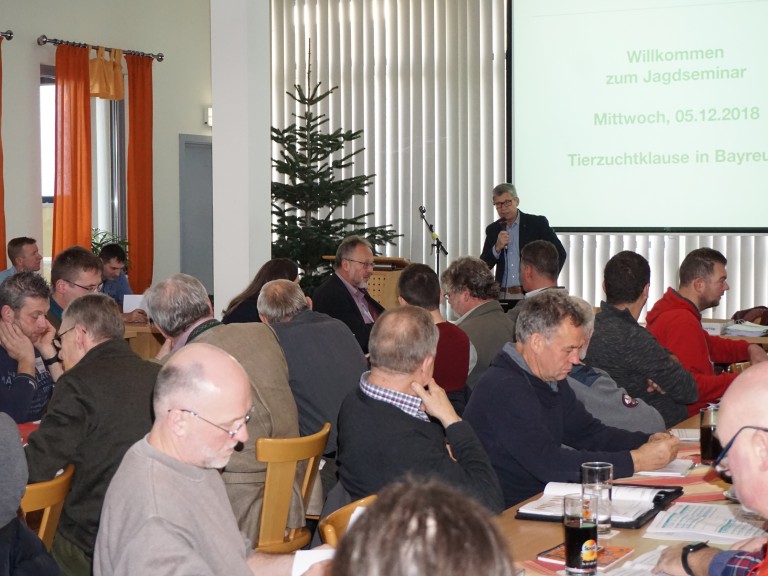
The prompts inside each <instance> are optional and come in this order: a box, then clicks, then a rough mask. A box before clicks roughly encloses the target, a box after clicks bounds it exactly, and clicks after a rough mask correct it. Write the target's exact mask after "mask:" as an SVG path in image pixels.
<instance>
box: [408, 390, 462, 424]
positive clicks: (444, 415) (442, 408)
mask: <svg viewBox="0 0 768 576" xmlns="http://www.w3.org/2000/svg"><path fill="white" fill-rule="evenodd" d="M411 389H412V390H413V391H414V392H415V393H416V396H418V397H419V398H421V403H422V406H424V411H425V412H426V413H427V414H429V415H430V416H434V417H435V418H437V419H438V420H440V423H441V424H442V425H443V428H448V426H450V425H451V424H454V423H456V422H459V421H461V418H459V415H458V414H456V410H454V409H453V405H452V404H451V401H450V400H448V396H447V395H446V393H445V390H443V389H442V388H440V386H438V385H437V383H436V382H435V379H434V378H432V379H431V380H430V381H429V382H428V383H427V385H426V386H424V385H423V384H419V383H418V382H411Z"/></svg>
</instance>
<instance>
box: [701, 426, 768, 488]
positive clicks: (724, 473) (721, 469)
mask: <svg viewBox="0 0 768 576" xmlns="http://www.w3.org/2000/svg"><path fill="white" fill-rule="evenodd" d="M744 430H758V431H760V432H768V428H761V427H760V426H742V427H741V428H739V429H738V431H737V432H736V434H734V435H733V438H731V439H730V441H729V442H728V444H726V445H725V448H723V451H722V452H720V455H719V456H718V457H717V458H715V461H714V462H712V468H714V469H715V472H717V473H718V474H719V475H720V477H721V478H722V479H723V480H725V481H726V482H731V469H730V468H729V467H728V451H729V450H730V449H731V446H733V443H734V442H735V441H736V438H738V437H739V434H741V433H742V431H744Z"/></svg>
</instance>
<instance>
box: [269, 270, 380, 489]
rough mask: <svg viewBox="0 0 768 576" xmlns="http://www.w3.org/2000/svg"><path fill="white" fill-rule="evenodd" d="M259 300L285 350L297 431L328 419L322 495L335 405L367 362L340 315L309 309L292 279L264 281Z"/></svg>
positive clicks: (329, 477)
mask: <svg viewBox="0 0 768 576" xmlns="http://www.w3.org/2000/svg"><path fill="white" fill-rule="evenodd" d="M258 304H259V310H260V312H259V314H260V315H261V319H262V321H263V322H264V323H265V324H268V325H269V326H270V327H271V328H272V329H273V330H274V331H275V334H277V339H278V340H279V341H280V346H282V348H283V352H284V353H285V360H286V362H287V363H288V376H289V378H288V383H289V384H290V385H291V391H292V392H293V397H294V399H295V400H296V407H297V408H298V410H299V431H300V432H301V435H302V436H309V435H310V434H315V433H316V432H318V431H319V430H320V429H321V428H322V427H323V424H325V423H326V422H330V423H331V426H332V428H331V433H330V435H329V436H328V443H327V444H326V445H325V454H324V456H323V460H324V461H325V464H323V467H322V469H321V470H320V477H321V479H322V482H323V489H324V490H325V493H326V494H327V493H328V492H329V491H330V489H331V488H333V485H334V484H335V483H336V448H337V436H338V429H337V425H336V422H337V420H338V419H339V408H341V403H342V402H343V401H344V398H345V397H346V396H347V394H348V393H349V392H350V390H354V389H355V388H356V387H357V384H358V382H359V381H360V374H362V373H363V372H365V371H366V370H367V369H368V363H367V361H366V359H365V356H364V355H363V351H362V350H360V346H359V345H358V344H357V340H355V337H354V336H353V335H352V332H350V331H349V328H347V327H346V326H345V325H344V323H343V322H342V321H341V320H336V319H335V318H331V317H330V316H327V315H326V314H321V313H320V312H313V311H312V310H310V309H309V308H308V306H307V300H306V298H305V297H304V293H303V292H302V291H301V288H300V287H299V285H298V284H296V283H295V282H291V281H290V280H272V281H271V282H267V283H266V284H264V287H263V288H262V289H261V293H260V294H259V302H258Z"/></svg>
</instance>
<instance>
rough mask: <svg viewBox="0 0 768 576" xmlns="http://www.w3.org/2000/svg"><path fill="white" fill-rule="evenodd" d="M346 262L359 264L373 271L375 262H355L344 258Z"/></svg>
mask: <svg viewBox="0 0 768 576" xmlns="http://www.w3.org/2000/svg"><path fill="white" fill-rule="evenodd" d="M344 260H349V261H350V262H357V263H358V264H360V265H361V266H362V267H363V268H371V269H373V267H374V263H373V262H361V261H360V260H353V259H352V258H344Z"/></svg>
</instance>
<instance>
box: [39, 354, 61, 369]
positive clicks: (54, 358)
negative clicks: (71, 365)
mask: <svg viewBox="0 0 768 576" xmlns="http://www.w3.org/2000/svg"><path fill="white" fill-rule="evenodd" d="M59 362H61V359H60V358H59V353H58V352H56V355H55V356H51V357H50V358H43V365H44V366H45V367H46V368H48V367H49V366H53V365H54V364H58V363H59Z"/></svg>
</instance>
